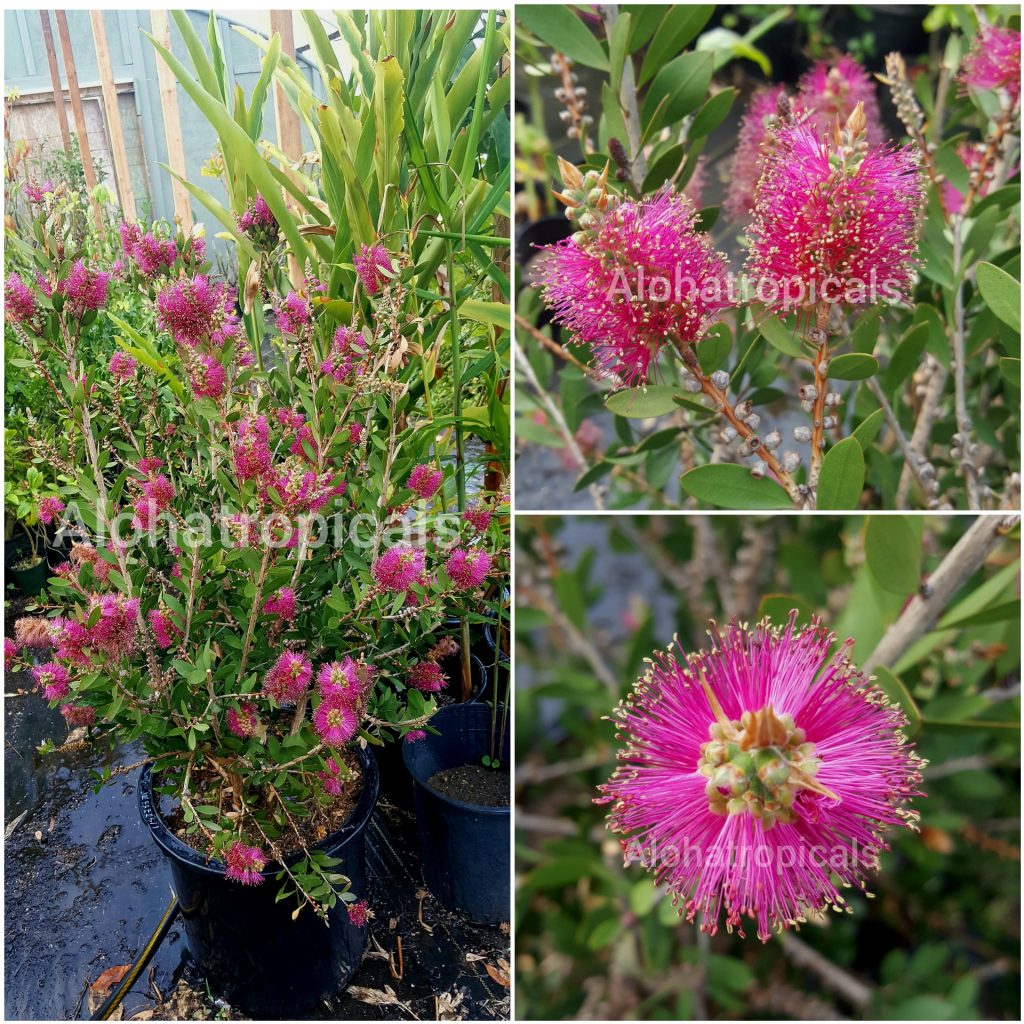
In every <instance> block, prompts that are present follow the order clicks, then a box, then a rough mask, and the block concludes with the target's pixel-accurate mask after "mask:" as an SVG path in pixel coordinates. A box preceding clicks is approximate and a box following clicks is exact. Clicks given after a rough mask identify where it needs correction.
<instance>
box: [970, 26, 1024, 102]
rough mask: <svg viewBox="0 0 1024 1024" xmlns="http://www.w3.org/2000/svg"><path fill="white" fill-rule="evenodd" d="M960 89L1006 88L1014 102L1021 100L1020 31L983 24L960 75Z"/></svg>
mask: <svg viewBox="0 0 1024 1024" xmlns="http://www.w3.org/2000/svg"><path fill="white" fill-rule="evenodd" d="M957 80H958V81H959V83H960V90H961V92H963V93H966V92H967V91H968V90H969V89H1005V90H1006V92H1007V93H1008V94H1009V97H1010V100H1011V102H1012V103H1013V105H1014V106H1016V105H1017V104H1018V103H1019V102H1020V32H1017V31H1014V30H1013V29H1012V28H1003V27H1001V26H999V25H982V26H981V28H980V29H979V30H978V34H977V35H976V36H975V37H974V45H973V46H972V47H971V49H970V52H969V53H968V54H967V56H966V57H965V58H964V62H963V64H962V65H961V67H960V74H959V75H958V76H957Z"/></svg>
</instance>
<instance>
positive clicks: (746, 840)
mask: <svg viewBox="0 0 1024 1024" xmlns="http://www.w3.org/2000/svg"><path fill="white" fill-rule="evenodd" d="M710 636H711V640H712V646H711V648H710V650H707V651H702V652H699V653H696V654H683V653H682V652H678V653H677V652H674V651H673V650H672V649H671V648H670V649H669V650H668V651H667V652H664V653H658V654H656V655H655V657H654V659H653V661H652V662H651V667H650V668H649V670H648V671H647V673H646V675H645V676H644V677H643V678H642V679H641V680H640V681H639V682H638V683H637V684H636V687H635V691H634V693H633V695H632V696H630V697H629V698H627V699H626V700H625V701H624V702H623V703H622V704H620V705H619V708H618V709H617V711H616V713H615V718H616V723H617V728H618V731H619V737H620V739H621V740H622V741H623V744H624V745H623V748H622V749H621V750H620V751H619V766H618V768H617V769H616V771H615V773H614V774H613V775H612V777H611V779H610V780H609V781H608V782H607V783H605V784H604V785H602V786H601V787H600V789H601V792H602V794H603V795H602V797H601V798H600V799H599V800H598V802H599V803H607V804H611V810H610V813H609V815H608V827H609V828H610V829H611V830H612V831H614V832H616V833H618V834H620V835H621V836H622V837H623V838H622V846H623V850H624V852H625V855H626V861H627V864H628V863H630V862H632V861H637V860H638V861H640V863H641V864H642V865H643V866H644V867H645V868H647V870H649V871H650V872H651V873H652V874H653V875H654V878H655V881H656V882H657V883H658V884H659V885H660V884H664V885H666V886H667V887H668V890H669V892H670V893H671V894H672V897H673V900H678V901H679V902H680V905H681V908H682V911H683V912H684V913H685V915H686V918H687V920H688V921H693V920H694V919H695V918H697V917H698V916H699V917H700V924H701V927H702V929H703V930H705V931H708V932H710V933H711V934H714V933H715V932H716V931H717V929H718V927H719V920H720V918H721V916H722V913H723V911H724V915H725V923H726V925H727V927H728V928H729V929H730V930H732V929H733V928H737V929H738V930H739V931H740V934H741V935H742V934H743V925H744V918H747V919H749V920H750V921H751V922H752V924H753V925H754V926H755V928H756V931H757V935H758V937H759V938H760V939H762V940H767V939H768V938H769V936H770V935H771V933H772V931H773V930H775V931H778V930H781V929H783V928H786V927H789V926H791V925H795V924H796V923H798V922H799V921H801V920H803V919H804V917H805V916H806V915H807V914H808V913H809V912H811V911H821V910H824V909H826V908H828V907H833V908H836V909H843V908H845V906H846V903H845V901H844V899H843V897H842V895H841V894H840V891H839V888H838V887H837V885H853V886H857V887H858V888H861V889H864V888H865V887H866V885H867V882H868V880H869V878H870V877H871V875H872V874H874V872H875V871H876V870H877V857H878V854H879V853H880V852H881V851H883V850H885V849H887V845H886V843H885V840H884V838H883V835H884V832H885V830H886V829H888V828H890V827H893V826H906V827H911V828H913V827H915V822H916V820H917V817H918V815H917V813H916V812H915V811H913V810H911V809H910V808H909V806H908V805H909V801H910V800H911V798H912V797H914V796H919V795H921V794H920V793H919V792H918V788H917V787H918V784H919V783H920V781H921V774H920V768H921V762H920V760H919V759H918V757H917V756H916V754H914V752H913V750H912V748H911V747H910V745H908V744H907V743H906V740H905V737H904V735H903V732H902V728H903V727H904V726H905V725H906V720H905V718H904V715H903V713H902V711H901V710H900V709H899V708H898V707H896V706H891V705H890V704H889V703H888V701H887V699H886V698H885V697H884V695H883V694H882V692H881V690H879V689H878V688H877V687H875V686H873V685H872V683H871V682H870V680H869V679H867V678H866V677H865V676H864V675H863V674H862V673H860V672H859V671H858V670H857V668H856V667H855V666H854V665H853V664H852V663H851V662H850V660H849V657H850V652H851V647H852V641H847V642H846V643H845V644H842V645H839V646H835V644H836V637H835V635H834V634H831V633H829V632H828V631H827V630H826V629H825V628H824V627H823V626H821V625H820V623H817V622H814V623H813V624H812V625H810V626H805V627H799V628H798V627H797V626H796V612H793V613H792V614H791V616H790V619H789V623H788V624H787V625H786V626H784V627H773V626H772V625H771V624H770V623H769V622H768V621H767V620H765V621H763V622H761V623H760V624H759V625H758V626H757V627H756V628H755V629H754V630H753V631H749V632H748V631H747V630H746V629H744V628H742V627H740V626H737V625H736V624H735V623H734V624H732V625H730V626H729V627H728V628H727V629H726V630H725V631H724V633H720V632H719V631H718V629H717V628H715V627H714V626H712V628H711V630H710ZM833 648H834V649H833ZM816 850H824V851H826V852H825V855H824V856H825V858H826V860H827V863H822V860H821V859H820V857H817V858H816V856H815V851H816Z"/></svg>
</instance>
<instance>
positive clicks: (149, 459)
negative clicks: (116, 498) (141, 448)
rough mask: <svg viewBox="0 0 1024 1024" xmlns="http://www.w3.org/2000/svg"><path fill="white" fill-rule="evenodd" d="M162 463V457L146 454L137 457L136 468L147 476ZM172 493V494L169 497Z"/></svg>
mask: <svg viewBox="0 0 1024 1024" xmlns="http://www.w3.org/2000/svg"><path fill="white" fill-rule="evenodd" d="M163 464H164V460H163V459H158V458H156V456H153V455H148V456H146V457H145V458H144V459H139V461H138V464H137V465H136V467H135V468H136V469H137V470H138V471H139V472H140V473H145V474H146V475H147V476H148V475H149V474H150V473H155V472H156V471H157V470H158V469H159V468H160V467H161V466H162V465H163ZM173 496H174V495H173V494H172V495H171V497H173Z"/></svg>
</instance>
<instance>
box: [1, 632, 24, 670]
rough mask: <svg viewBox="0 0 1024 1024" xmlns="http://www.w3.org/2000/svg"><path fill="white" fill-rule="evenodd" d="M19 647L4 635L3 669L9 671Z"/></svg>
mask: <svg viewBox="0 0 1024 1024" xmlns="http://www.w3.org/2000/svg"><path fill="white" fill-rule="evenodd" d="M19 650H20V648H19V647H18V645H17V644H16V643H15V642H14V641H13V640H12V639H11V638H10V637H8V636H5V637H4V671H5V672H10V670H11V664H12V662H13V661H14V659H15V658H17V656H18V652H19Z"/></svg>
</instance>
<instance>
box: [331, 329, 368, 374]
mask: <svg viewBox="0 0 1024 1024" xmlns="http://www.w3.org/2000/svg"><path fill="white" fill-rule="evenodd" d="M365 358H366V344H365V342H364V340H363V336H362V335H361V334H360V333H359V331H357V330H356V329H355V328H354V327H346V326H344V325H342V326H341V327H339V328H338V329H337V330H336V331H335V332H334V340H333V341H332V343H331V352H330V355H329V356H328V357H327V358H326V359H325V360H324V361H323V362H322V363H321V364H320V372H321V373H323V374H324V375H325V376H330V377H332V378H333V379H334V380H335V381H336V382H337V383H338V384H343V383H344V382H345V381H346V380H348V378H349V377H351V376H353V374H358V373H360V372H362V369H363V360H365Z"/></svg>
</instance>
